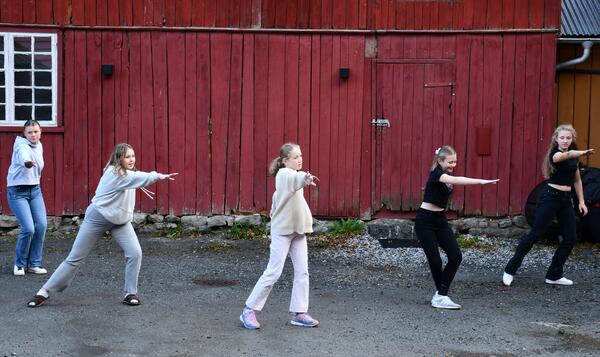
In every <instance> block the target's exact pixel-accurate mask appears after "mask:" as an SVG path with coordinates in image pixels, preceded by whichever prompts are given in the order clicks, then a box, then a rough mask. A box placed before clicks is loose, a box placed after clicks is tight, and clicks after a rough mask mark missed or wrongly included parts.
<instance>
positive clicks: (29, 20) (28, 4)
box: [0, 0, 44, 24]
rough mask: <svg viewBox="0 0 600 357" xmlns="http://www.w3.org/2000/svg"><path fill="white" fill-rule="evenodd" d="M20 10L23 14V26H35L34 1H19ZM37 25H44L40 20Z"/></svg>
mask: <svg viewBox="0 0 600 357" xmlns="http://www.w3.org/2000/svg"><path fill="white" fill-rule="evenodd" d="M21 6H22V7H21V8H20V9H19V11H20V12H21V13H22V14H23V15H22V16H23V23H25V24H35V23H36V8H35V0H21ZM0 11H2V10H0ZM37 23H44V22H43V20H42V19H40V20H39V21H38V22H37Z"/></svg>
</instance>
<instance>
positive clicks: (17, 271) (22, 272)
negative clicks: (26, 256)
mask: <svg viewBox="0 0 600 357" xmlns="http://www.w3.org/2000/svg"><path fill="white" fill-rule="evenodd" d="M13 274H14V275H16V276H22V275H25V269H23V268H21V267H18V266H16V265H15V267H14V268H13Z"/></svg>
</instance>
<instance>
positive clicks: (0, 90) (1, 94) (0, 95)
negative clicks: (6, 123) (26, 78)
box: [0, 87, 6, 104]
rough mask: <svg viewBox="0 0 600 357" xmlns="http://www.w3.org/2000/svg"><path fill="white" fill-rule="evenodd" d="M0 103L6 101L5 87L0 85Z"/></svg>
mask: <svg viewBox="0 0 600 357" xmlns="http://www.w3.org/2000/svg"><path fill="white" fill-rule="evenodd" d="M0 103H2V104H4V103H6V89H4V87H0Z"/></svg>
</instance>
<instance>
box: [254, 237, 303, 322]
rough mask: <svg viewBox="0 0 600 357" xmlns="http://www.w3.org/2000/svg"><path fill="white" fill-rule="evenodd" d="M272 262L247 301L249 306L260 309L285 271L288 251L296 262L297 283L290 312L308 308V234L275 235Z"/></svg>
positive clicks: (295, 279)
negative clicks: (284, 266)
mask: <svg viewBox="0 0 600 357" xmlns="http://www.w3.org/2000/svg"><path fill="white" fill-rule="evenodd" d="M269 248H270V255H269V264H268V265H267V269H265V271H264V272H263V274H262V275H261V277H260V279H258V281H257V282H256V285H255V286H254V289H253V290H252V293H250V296H249V297H248V300H246V306H248V307H249V308H251V309H252V310H256V311H260V310H262V308H263V306H265V302H266V301H267V297H269V293H270V292H271V289H273V284H275V282H277V280H278V279H279V277H280V276H281V272H282V271H283V265H284V264H285V260H286V258H287V255H288V252H289V254H290V258H291V259H292V264H293V265H294V285H293V287H292V298H291V301H290V312H307V311H308V280H309V279H308V247H307V244H306V236H305V235H304V234H297V233H294V234H290V235H284V236H280V235H276V234H272V235H271V245H270V247H269Z"/></svg>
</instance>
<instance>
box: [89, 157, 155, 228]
mask: <svg viewBox="0 0 600 357" xmlns="http://www.w3.org/2000/svg"><path fill="white" fill-rule="evenodd" d="M158 180H160V177H159V176H158V173H157V172H156V171H152V172H142V171H130V170H127V172H126V174H125V173H123V174H122V175H121V176H117V175H116V174H115V167H114V166H107V167H106V168H105V169H104V174H103V175H102V177H101V178H100V182H99V183H98V188H96V194H95V195H94V198H92V204H93V205H94V207H96V209H97V210H98V212H100V213H101V214H102V215H103V216H104V218H106V220H108V221H109V222H111V223H114V224H125V223H127V222H131V220H132V219H133V209H134V207H135V189H136V188H140V187H144V186H148V185H151V184H153V183H155V182H156V181H158Z"/></svg>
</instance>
